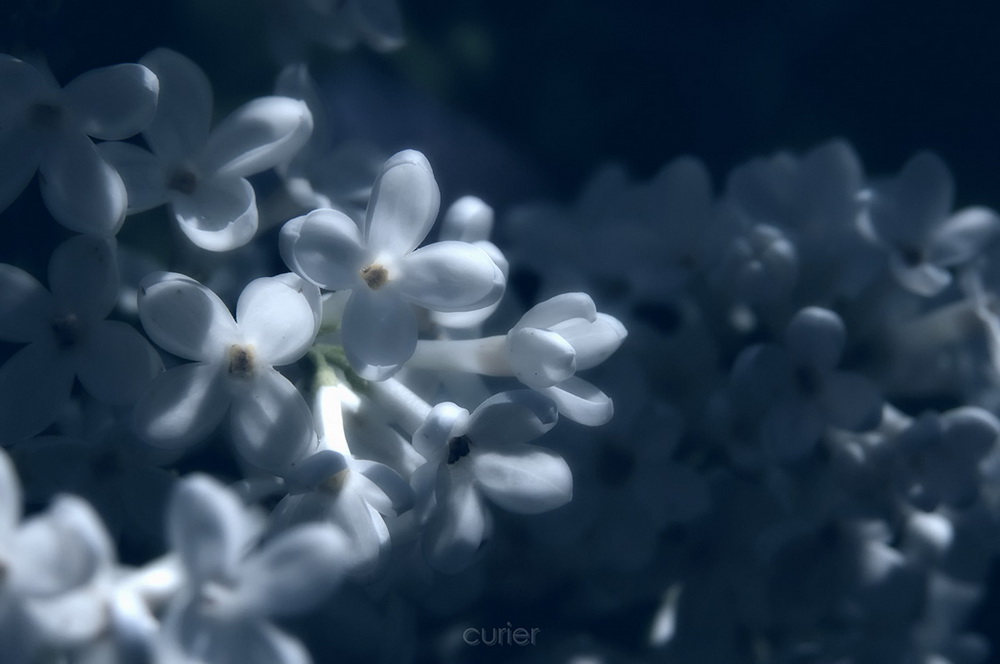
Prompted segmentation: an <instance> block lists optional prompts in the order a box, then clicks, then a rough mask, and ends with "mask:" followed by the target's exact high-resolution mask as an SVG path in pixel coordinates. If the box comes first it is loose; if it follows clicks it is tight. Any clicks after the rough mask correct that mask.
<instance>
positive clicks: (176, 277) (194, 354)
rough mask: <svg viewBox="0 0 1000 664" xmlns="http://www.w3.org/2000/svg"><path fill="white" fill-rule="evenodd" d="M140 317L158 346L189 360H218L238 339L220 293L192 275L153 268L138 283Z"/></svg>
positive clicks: (234, 326)
mask: <svg viewBox="0 0 1000 664" xmlns="http://www.w3.org/2000/svg"><path fill="white" fill-rule="evenodd" d="M139 319H140V320H141V321H142V327H143V329H145V330H146V334H148V335H149V337H150V338H151V339H152V340H153V341H154V342H155V343H156V344H157V345H158V346H160V347H161V348H163V349H164V350H166V351H168V352H170V353H173V354H174V355H177V356H179V357H183V358H185V359H189V360H218V359H219V358H222V357H224V356H225V354H226V353H227V352H228V349H229V346H230V345H231V344H234V343H237V342H238V341H240V332H239V328H238V327H237V325H236V321H235V320H233V316H232V314H230V313H229V309H227V308H226V305H225V304H223V303H222V300H220V299H219V296H218V295H216V294H215V293H214V292H212V291H211V290H210V289H208V288H206V287H205V286H203V285H201V284H200V283H198V282H197V281H195V280H194V279H191V278H190V277H186V276H184V275H182V274H177V273H174V272H154V273H153V274H150V275H148V276H147V277H146V278H145V279H143V280H142V283H141V285H140V286H139Z"/></svg>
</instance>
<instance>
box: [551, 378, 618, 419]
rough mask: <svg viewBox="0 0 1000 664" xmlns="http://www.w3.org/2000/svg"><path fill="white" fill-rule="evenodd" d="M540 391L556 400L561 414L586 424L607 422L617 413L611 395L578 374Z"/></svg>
mask: <svg viewBox="0 0 1000 664" xmlns="http://www.w3.org/2000/svg"><path fill="white" fill-rule="evenodd" d="M538 391H539V392H541V393H542V394H544V395H545V396H547V397H549V398H550V399H552V400H553V401H555V402H556V405H557V406H558V407H559V414H560V415H562V416H563V417H566V418H568V419H571V420H573V421H574V422H578V423H580V424H583V425H584V426H588V427H596V426H600V425H602V424H607V423H608V422H609V421H611V417H612V416H613V415H614V413H615V408H614V404H613V403H612V402H611V399H610V397H608V395H606V394H605V393H604V392H602V391H601V390H599V389H597V387H595V386H594V385H592V384H590V383H588V382H587V381H585V380H583V379H582V378H580V377H578V376H573V377H572V378H568V379H566V380H564V381H563V382H561V383H559V384H558V385H553V386H552V387H543V388H541V389H539V390H538Z"/></svg>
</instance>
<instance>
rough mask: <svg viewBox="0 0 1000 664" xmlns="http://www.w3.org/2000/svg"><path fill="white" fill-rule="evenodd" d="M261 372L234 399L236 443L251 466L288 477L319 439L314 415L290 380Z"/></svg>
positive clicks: (232, 416)
mask: <svg viewBox="0 0 1000 664" xmlns="http://www.w3.org/2000/svg"><path fill="white" fill-rule="evenodd" d="M258 372H259V374H258V375H257V376H255V377H252V378H250V379H248V380H249V381H250V384H249V385H245V386H241V387H242V388H244V389H241V390H240V391H239V392H238V393H237V394H236V395H235V396H234V397H233V406H232V413H231V414H230V418H229V422H230V429H231V430H232V436H233V442H234V443H235V445H236V450H237V452H239V454H240V456H241V457H242V458H243V459H245V460H246V461H247V462H248V463H251V464H253V465H254V466H257V467H259V468H262V469H264V470H267V471H269V472H272V473H275V474H284V472H286V471H287V470H288V468H289V467H290V466H291V464H292V463H294V462H296V461H298V460H299V459H301V458H302V457H303V456H304V455H305V453H306V452H307V451H308V449H309V444H310V443H311V442H312V439H313V437H314V436H315V431H314V429H313V420H312V413H311V412H310V410H309V406H308V405H307V404H306V402H305V399H303V398H302V394H301V393H300V392H299V391H298V390H297V389H296V388H295V386H294V385H292V384H291V383H290V382H289V381H288V379H287V378H285V377H284V376H282V375H281V374H280V373H278V372H277V371H276V370H274V369H272V368H270V367H260V368H259V369H258ZM234 380H242V379H239V378H236V379H234Z"/></svg>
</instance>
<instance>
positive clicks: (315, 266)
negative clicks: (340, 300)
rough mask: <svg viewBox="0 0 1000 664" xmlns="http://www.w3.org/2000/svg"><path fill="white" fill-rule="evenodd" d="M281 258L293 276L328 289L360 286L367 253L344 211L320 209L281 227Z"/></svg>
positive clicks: (356, 230)
mask: <svg viewBox="0 0 1000 664" xmlns="http://www.w3.org/2000/svg"><path fill="white" fill-rule="evenodd" d="M279 248H280V250H281V257H282V258H283V259H284V261H285V264H286V265H288V267H289V269H291V270H292V271H293V272H295V273H296V274H298V275H300V276H302V277H303V278H305V279H308V280H309V281H311V282H313V283H314V284H317V285H318V286H320V287H322V288H326V289H329V290H343V289H347V288H354V287H356V286H359V285H361V284H362V283H363V282H362V281H361V277H360V271H361V268H363V267H365V259H366V258H367V252H366V251H365V246H364V239H363V238H362V237H361V231H359V230H358V227H357V225H356V224H355V223H354V222H353V221H351V219H350V218H349V217H348V216H347V215H345V214H344V213H343V212H339V211H337V210H329V209H320V210H315V211H313V212H310V213H309V214H307V215H304V216H301V217H296V218H295V219H292V220H291V221H289V222H288V223H286V224H285V225H284V226H283V227H282V228H281V237H280V246H279Z"/></svg>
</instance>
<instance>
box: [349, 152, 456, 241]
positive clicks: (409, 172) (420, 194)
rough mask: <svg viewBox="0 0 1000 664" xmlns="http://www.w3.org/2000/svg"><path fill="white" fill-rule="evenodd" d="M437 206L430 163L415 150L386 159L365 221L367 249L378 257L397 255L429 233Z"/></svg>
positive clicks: (435, 216) (437, 195)
mask: <svg viewBox="0 0 1000 664" xmlns="http://www.w3.org/2000/svg"><path fill="white" fill-rule="evenodd" d="M440 205H441V193H440V192H439V191H438V186H437V181H436V180H435V179H434V172H433V171H432V170H431V165H430V163H429V162H428V161H427V158H426V157H424V155H422V154H421V153H419V152H417V151H416V150H404V151H402V152H399V153H397V154H395V155H393V156H392V157H390V158H389V160H388V161H386V162H385V165H384V166H383V167H382V171H381V172H380V173H379V175H378V177H377V178H376V179H375V185H374V186H373V188H372V195H371V200H370V202H369V204H368V213H367V218H366V222H365V228H366V230H365V239H366V240H367V243H368V248H369V249H370V250H371V251H372V252H373V253H374V254H375V255H376V257H378V255H380V254H385V255H386V256H388V257H390V258H399V257H401V256H405V255H406V254H408V253H410V252H411V251H413V250H414V249H416V248H417V245H419V244H420V243H421V242H423V240H424V238H425V237H427V233H429V232H430V230H431V226H433V225H434V220H435V219H436V218H437V213H438V208H439V206H440Z"/></svg>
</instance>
